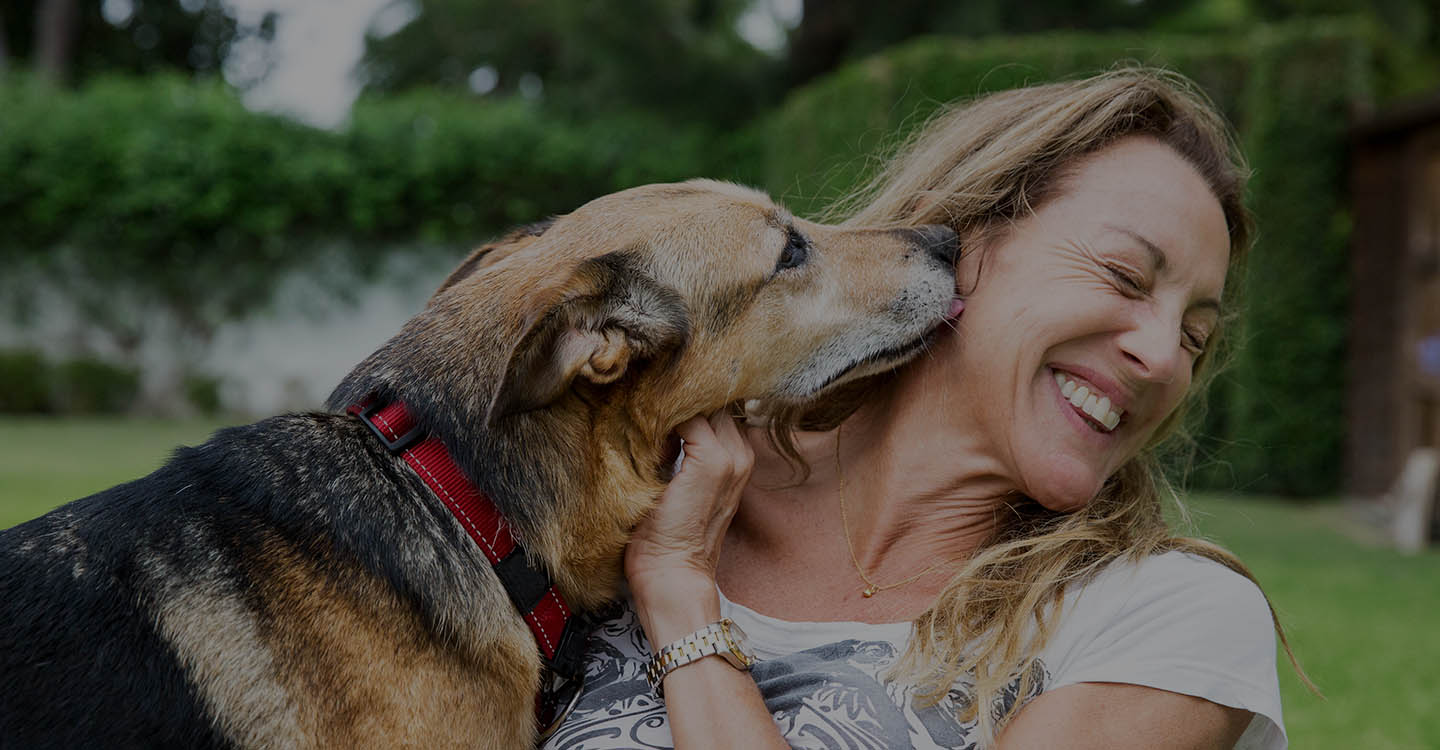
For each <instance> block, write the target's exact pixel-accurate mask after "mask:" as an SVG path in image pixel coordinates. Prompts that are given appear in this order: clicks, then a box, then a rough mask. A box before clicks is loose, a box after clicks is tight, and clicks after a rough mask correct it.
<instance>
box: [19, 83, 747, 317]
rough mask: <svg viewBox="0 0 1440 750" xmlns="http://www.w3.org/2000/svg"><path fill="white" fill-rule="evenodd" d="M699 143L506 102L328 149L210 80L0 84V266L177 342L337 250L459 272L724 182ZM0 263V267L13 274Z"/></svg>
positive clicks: (458, 98)
mask: <svg viewBox="0 0 1440 750" xmlns="http://www.w3.org/2000/svg"><path fill="white" fill-rule="evenodd" d="M713 141H714V134H713V133H711V132H710V131H708V130H706V129H704V128H701V127H695V128H683V127H676V126H674V125H672V124H667V123H663V122H661V121H659V120H655V119H651V118H647V117H645V116H641V115H626V114H619V115H613V116H608V117H604V118H597V119H592V120H585V121H572V120H565V119H559V118H555V117H552V116H549V115H547V113H546V112H545V111H543V110H541V109H539V108H537V107H536V106H533V105H531V104H530V103H527V102H525V101H523V100H520V99H508V100H500V101H495V102H489V101H483V100H480V99H477V98H475V97H468V96H464V95H460V94H453V93H436V92H418V93H412V94H405V95H399V96H390V97H385V98H377V99H362V100H361V101H360V102H358V103H357V105H356V107H355V109H354V112H353V123H352V124H351V126H350V127H349V128H347V129H345V130H343V131H341V132H329V131H322V130H314V129H311V128H307V127H304V126H302V125H298V124H296V123H293V122H291V121H288V120H286V119H283V118H280V117H274V116H267V115H263V114H256V113H252V112H250V111H248V110H246V109H245V108H244V107H243V106H242V104H241V102H240V101H239V99H238V98H237V96H236V95H235V94H234V93H233V92H231V91H229V90H227V89H226V88H225V87H224V86H222V85H220V84H217V83H213V82H212V83H207V82H198V83H197V82H192V81H189V80H183V79H178V78H163V77H162V78H149V79H126V78H109V79H100V80H97V81H95V82H93V83H91V84H89V85H87V86H86V87H85V88H83V89H81V90H78V91H69V90H60V89H55V88H53V87H50V86H48V85H45V84H43V83H40V82H37V81H34V80H29V79H26V78H22V77H17V76H11V77H9V78H8V79H7V78H0V175H4V179H3V180H0V256H4V257H8V258H11V259H12V261H14V260H19V261H21V262H23V263H25V264H26V267H29V268H32V269H35V270H38V271H39V272H40V273H41V274H42V275H47V276H49V277H50V278H52V279H53V280H55V281H56V282H57V283H59V284H61V285H62V287H63V288H64V291H66V292H67V293H68V294H71V295H75V296H81V297H84V298H85V300H86V301H85V304H84V306H85V307H86V308H87V309H93V310H94V311H95V313H94V314H95V316H96V318H97V320H99V321H100V322H102V323H103V322H106V321H104V318H105V317H106V314H107V311H106V300H107V299H108V296H109V295H110V294H112V293H113V291H114V290H115V289H116V288H124V289H126V290H128V291H131V292H133V293H135V294H137V295H138V296H139V297H140V298H143V299H145V300H147V301H148V302H150V303H154V304H160V305H162V306H165V307H168V308H169V309H170V310H171V312H173V313H174V314H175V317H176V318H177V320H178V321H179V322H180V323H182V324H183V325H186V326H188V327H189V329H190V330H192V331H199V332H204V331H205V330H206V329H207V328H209V327H211V326H213V325H214V324H215V323H216V322H218V321H220V320H224V319H226V318H229V317H233V316H235V315H238V314H242V313H244V312H247V311H249V310H251V309H253V308H254V307H256V306H257V305H261V304H263V303H264V302H265V300H266V297H267V290H268V289H270V288H272V287H273V282H274V281H275V280H276V278H278V276H279V275H281V274H283V273H285V272H286V271H288V270H290V269H293V268H295V267H297V266H299V265H301V264H304V263H306V262H307V261H308V260H309V259H311V258H313V257H315V255H316V251H317V249H321V248H331V249H334V248H339V250H340V252H341V253H342V254H343V256H344V258H345V261H346V266H347V270H361V271H365V270H368V269H370V268H372V267H373V266H374V264H375V263H376V262H377V261H378V259H379V258H381V257H383V256H384V255H385V254H386V253H387V252H389V251H390V250H393V249H394V247H395V246H396V245H404V246H406V247H411V248H414V247H416V246H420V247H428V248H432V249H439V250H440V251H443V252H448V253H450V254H454V255H458V254H459V253H460V252H462V251H463V250H465V249H466V248H468V247H471V246H474V245H477V244H479V243H481V242H483V241H484V240H486V239H487V238H489V237H491V236H493V235H495V234H497V233H499V232H501V231H503V230H504V229H505V228H507V227H509V226H512V225H515V224H519V223H525V222H529V221H534V220H537V219H540V218H543V217H545V216H546V215H549V214H552V213H556V212H563V211H568V210H570V209H572V208H574V207H576V206H578V205H579V204H581V203H583V202H585V201H587V200H589V199H591V198H593V197H596V196H598V195H602V194H605V193H609V192H612V191H614V190H617V189H620V188H624V187H629V186H632V185H635V184H639V183H644V182H652V181H668V180H675V179H683V178H687V177H691V176H695V175H700V174H720V175H725V174H727V173H730V172H731V171H732V170H731V168H730V165H731V164H733V163H734V159H733V158H732V156H733V155H732V154H729V153H728V152H727V151H726V149H724V148H719V149H717V148H714V143H713ZM13 267H14V266H13V265H12V268H13Z"/></svg>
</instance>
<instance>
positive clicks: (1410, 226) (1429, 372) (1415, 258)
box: [1314, 94, 1440, 497]
mask: <svg viewBox="0 0 1440 750" xmlns="http://www.w3.org/2000/svg"><path fill="white" fill-rule="evenodd" d="M1351 147H1352V150H1351V160H1350V188H1351V196H1352V205H1353V206H1354V220H1355V225H1354V232H1353V235H1352V236H1353V240H1352V252H1351V267H1350V270H1351V283H1352V289H1351V310H1350V331H1349V362H1348V367H1347V373H1346V375H1347V380H1348V382H1347V392H1348V396H1347V404H1346V409H1347V414H1346V430H1347V441H1346V449H1345V453H1346V455H1345V460H1346V466H1345V478H1346V489H1347V491H1348V492H1349V493H1350V494H1351V495H1355V496H1361V497H1380V496H1382V495H1383V494H1384V493H1386V492H1387V490H1389V489H1390V488H1391V487H1392V486H1395V484H1396V482H1397V480H1398V478H1399V477H1400V475H1401V473H1402V469H1403V468H1404V467H1405V465H1406V462H1407V460H1409V458H1410V456H1411V455H1412V454H1414V453H1415V451H1416V450H1417V449H1421V448H1440V94H1437V95H1435V96H1432V97H1431V98H1429V99H1428V100H1424V101H1419V102H1416V103H1414V104H1412V105H1410V106H1408V107H1404V108H1400V109H1396V110H1392V111H1390V112H1387V113H1383V114H1381V115H1378V116H1376V117H1372V118H1370V119H1368V120H1366V121H1364V122H1361V123H1359V124H1357V125H1356V126H1355V128H1354V129H1353V131H1352V140H1351ZM1329 365H1330V363H1326V362H1316V363H1314V366H1315V367H1327V366H1329Z"/></svg>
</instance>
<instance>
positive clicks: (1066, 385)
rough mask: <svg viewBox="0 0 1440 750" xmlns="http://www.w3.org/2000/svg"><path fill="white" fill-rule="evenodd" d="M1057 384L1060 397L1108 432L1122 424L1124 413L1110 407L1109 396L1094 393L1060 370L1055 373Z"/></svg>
mask: <svg viewBox="0 0 1440 750" xmlns="http://www.w3.org/2000/svg"><path fill="white" fill-rule="evenodd" d="M1055 383H1056V384H1057V385H1059V386H1060V395H1062V396H1064V397H1065V399H1066V400H1067V401H1069V402H1070V404H1071V405H1072V406H1074V407H1075V408H1076V409H1079V410H1080V411H1083V412H1085V414H1086V415H1087V416H1089V417H1090V418H1091V419H1093V420H1095V421H1096V422H1098V423H1099V424H1100V425H1101V426H1103V427H1104V428H1105V431H1106V432H1109V431H1110V430H1113V429H1115V425H1117V424H1120V415H1121V414H1122V413H1123V412H1122V411H1120V410H1118V409H1112V408H1111V407H1110V397H1109V396H1104V395H1100V394H1098V393H1092V392H1091V391H1090V387H1089V386H1086V385H1082V384H1081V383H1080V382H1079V381H1076V380H1075V379H1073V378H1071V377H1069V376H1068V375H1066V374H1065V373H1063V372H1060V371H1059V370H1056V371H1055Z"/></svg>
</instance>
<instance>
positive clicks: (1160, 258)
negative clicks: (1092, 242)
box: [1103, 223, 1170, 273]
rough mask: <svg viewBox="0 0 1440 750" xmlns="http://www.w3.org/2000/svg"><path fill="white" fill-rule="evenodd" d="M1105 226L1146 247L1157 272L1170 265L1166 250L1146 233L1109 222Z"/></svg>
mask: <svg viewBox="0 0 1440 750" xmlns="http://www.w3.org/2000/svg"><path fill="white" fill-rule="evenodd" d="M1103 226H1104V227H1105V228H1106V229H1108V230H1110V231H1112V232H1118V233H1120V234H1123V235H1125V236H1126V237H1129V238H1130V239H1132V240H1135V242H1137V243H1139V245H1140V246H1141V247H1143V248H1145V251H1146V252H1148V253H1149V254H1150V263H1151V264H1152V265H1154V266H1155V272H1156V273H1159V272H1161V271H1164V270H1165V266H1167V265H1169V263H1170V259H1169V258H1167V257H1166V256H1165V251H1164V250H1161V249H1160V246H1159V245H1157V244H1155V243H1153V242H1151V241H1150V240H1148V239H1146V238H1145V235H1142V234H1140V233H1139V232H1136V231H1135V230H1133V229H1126V228H1125V227H1122V226H1117V225H1115V224H1109V223H1107V224H1104V225H1103Z"/></svg>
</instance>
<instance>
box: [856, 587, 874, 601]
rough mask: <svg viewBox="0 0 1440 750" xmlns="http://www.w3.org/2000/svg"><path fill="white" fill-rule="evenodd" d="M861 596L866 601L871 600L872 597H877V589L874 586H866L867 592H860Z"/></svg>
mask: <svg viewBox="0 0 1440 750" xmlns="http://www.w3.org/2000/svg"><path fill="white" fill-rule="evenodd" d="M860 595H861V596H863V597H865V598H866V599H869V598H870V597H872V596H874V595H875V587H874V586H866V587H865V590H864V591H861V592H860Z"/></svg>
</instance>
